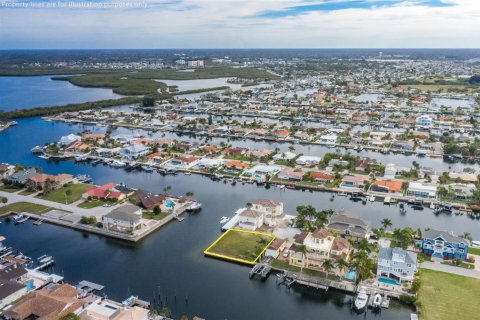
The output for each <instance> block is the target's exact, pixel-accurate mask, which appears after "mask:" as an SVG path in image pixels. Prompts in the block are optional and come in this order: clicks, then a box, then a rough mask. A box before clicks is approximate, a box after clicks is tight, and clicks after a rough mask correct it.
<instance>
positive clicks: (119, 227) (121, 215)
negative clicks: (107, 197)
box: [102, 204, 142, 233]
mask: <svg viewBox="0 0 480 320" xmlns="http://www.w3.org/2000/svg"><path fill="white" fill-rule="evenodd" d="M141 220H142V209H140V208H139V207H137V206H134V205H131V204H127V205H123V206H120V207H118V208H115V209H113V210H112V211H110V212H109V213H107V214H106V215H104V216H103V218H102V223H103V228H104V229H108V230H114V231H120V232H126V233H130V232H133V231H135V230H138V229H140V228H141V226H142V222H141Z"/></svg>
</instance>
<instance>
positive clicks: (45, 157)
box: [38, 154, 50, 160]
mask: <svg viewBox="0 0 480 320" xmlns="http://www.w3.org/2000/svg"><path fill="white" fill-rule="evenodd" d="M38 157H39V158H42V159H45V160H48V159H50V156H47V155H46V154H42V155H41V156H38Z"/></svg>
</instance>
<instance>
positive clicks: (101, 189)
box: [82, 182, 127, 201]
mask: <svg viewBox="0 0 480 320" xmlns="http://www.w3.org/2000/svg"><path fill="white" fill-rule="evenodd" d="M115 188H116V185H115V184H114V183H112V182H109V183H106V184H104V185H102V186H98V187H93V188H90V189H88V190H87V191H86V192H85V193H84V194H83V195H82V198H83V199H85V200H88V199H90V200H92V199H105V200H112V201H121V200H124V199H125V198H126V196H127V195H126V194H125V193H123V192H120V191H119V190H117V189H115Z"/></svg>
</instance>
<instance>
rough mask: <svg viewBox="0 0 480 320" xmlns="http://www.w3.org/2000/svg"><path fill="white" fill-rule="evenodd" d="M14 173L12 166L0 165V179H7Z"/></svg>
mask: <svg viewBox="0 0 480 320" xmlns="http://www.w3.org/2000/svg"><path fill="white" fill-rule="evenodd" d="M14 172H15V166H12V165H10V164H6V163H2V164H0V179H7V178H8V177H9V176H11V175H12V174H13V173H14Z"/></svg>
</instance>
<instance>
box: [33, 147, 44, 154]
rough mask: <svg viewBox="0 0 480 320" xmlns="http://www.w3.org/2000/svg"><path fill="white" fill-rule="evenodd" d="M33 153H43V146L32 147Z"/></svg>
mask: <svg viewBox="0 0 480 320" xmlns="http://www.w3.org/2000/svg"><path fill="white" fill-rule="evenodd" d="M31 151H32V153H42V152H43V148H42V147H40V146H35V147H33V148H32V150H31Z"/></svg>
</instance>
